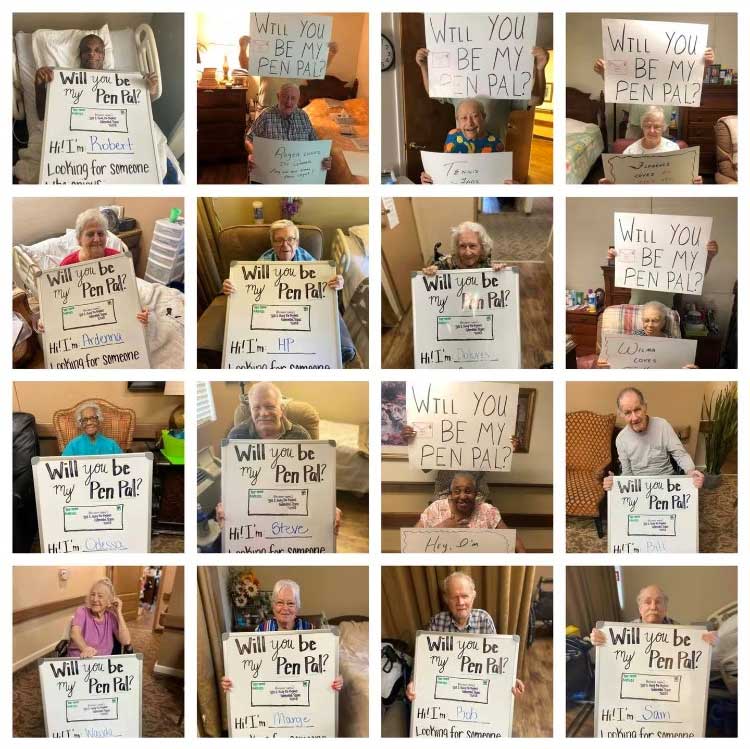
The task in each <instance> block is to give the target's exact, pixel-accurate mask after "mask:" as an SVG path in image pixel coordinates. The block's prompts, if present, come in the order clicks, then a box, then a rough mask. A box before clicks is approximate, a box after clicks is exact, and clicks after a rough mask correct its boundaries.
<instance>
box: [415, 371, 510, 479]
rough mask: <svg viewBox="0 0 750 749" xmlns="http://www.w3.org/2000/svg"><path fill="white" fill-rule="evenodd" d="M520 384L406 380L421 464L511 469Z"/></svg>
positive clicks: (419, 462)
mask: <svg viewBox="0 0 750 749" xmlns="http://www.w3.org/2000/svg"><path fill="white" fill-rule="evenodd" d="M518 389H519V388H518V385H514V384H510V383H504V382H432V383H431V382H426V381H425V382H423V381H419V382H416V381H409V382H407V383H406V421H407V424H408V425H409V426H411V427H412V428H413V429H414V430H415V432H416V436H415V438H414V439H413V440H411V442H410V443H409V464H410V465H412V466H415V467H417V468H429V469H432V468H440V469H447V470H465V471H510V469H511V461H512V456H513V446H512V438H513V436H514V434H515V430H516V418H517V415H518Z"/></svg>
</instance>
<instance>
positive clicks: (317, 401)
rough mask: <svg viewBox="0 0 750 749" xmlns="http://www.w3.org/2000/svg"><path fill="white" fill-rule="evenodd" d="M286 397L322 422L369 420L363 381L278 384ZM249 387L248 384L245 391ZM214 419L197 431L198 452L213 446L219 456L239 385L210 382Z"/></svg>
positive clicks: (366, 388)
mask: <svg viewBox="0 0 750 749" xmlns="http://www.w3.org/2000/svg"><path fill="white" fill-rule="evenodd" d="M276 384H277V385H278V386H279V387H280V388H281V390H282V392H283V393H284V395H285V396H287V397H289V398H294V399H296V400H302V401H305V402H306V403H310V404H311V405H312V406H313V407H314V408H316V409H317V411H318V413H319V415H320V418H321V419H327V420H329V421H342V422H348V423H351V424H366V423H367V422H368V420H369V411H368V403H369V399H368V397H367V392H368V385H367V383H366V382H277V383H276ZM251 385H252V382H248V383H246V385H245V391H246V392H247V390H248V388H249V387H250V386H251ZM211 389H212V392H213V396H214V405H215V406H216V414H217V417H218V418H217V420H216V421H214V422H211V423H209V424H204V425H203V426H201V427H200V429H199V430H198V449H201V448H203V447H208V446H212V447H213V448H214V453H215V454H216V455H217V456H218V455H219V454H220V451H221V440H222V439H224V438H225V437H226V436H227V432H229V430H230V429H231V428H232V426H233V424H234V411H235V408H236V407H237V406H238V405H239V395H240V386H239V384H238V383H230V382H212V383H211Z"/></svg>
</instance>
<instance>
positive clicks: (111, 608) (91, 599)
mask: <svg viewBox="0 0 750 749" xmlns="http://www.w3.org/2000/svg"><path fill="white" fill-rule="evenodd" d="M115 639H117V640H118V641H119V643H120V645H122V646H123V647H125V646H127V645H130V632H129V631H128V625H127V624H126V623H125V617H124V616H123V614H122V601H121V600H120V599H119V598H118V597H117V596H116V595H115V588H114V586H113V585H112V581H111V580H110V579H109V578H108V577H103V578H102V579H101V580H97V581H96V582H95V583H94V584H93V585H92V586H91V589H90V590H89V594H88V596H87V598H86V605H85V606H80V607H79V608H77V609H76V612H75V614H74V615H73V622H72V623H71V626H70V644H69V645H68V656H69V657H70V658H93V657H94V656H96V655H112V650H113V649H114V644H115Z"/></svg>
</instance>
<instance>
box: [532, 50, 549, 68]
mask: <svg viewBox="0 0 750 749" xmlns="http://www.w3.org/2000/svg"><path fill="white" fill-rule="evenodd" d="M531 54H532V55H534V65H535V66H536V68H537V70H544V68H545V66H546V65H547V63H548V62H549V52H547V50H546V49H544V47H532V48H531Z"/></svg>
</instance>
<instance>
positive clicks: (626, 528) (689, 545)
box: [607, 476, 698, 554]
mask: <svg viewBox="0 0 750 749" xmlns="http://www.w3.org/2000/svg"><path fill="white" fill-rule="evenodd" d="M607 546H608V551H609V553H610V554H674V553H697V552H698V489H696V488H695V485H694V484H693V479H692V477H691V476H615V477H614V479H613V483H612V489H611V490H610V492H609V494H608V500H607Z"/></svg>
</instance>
